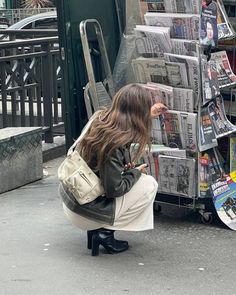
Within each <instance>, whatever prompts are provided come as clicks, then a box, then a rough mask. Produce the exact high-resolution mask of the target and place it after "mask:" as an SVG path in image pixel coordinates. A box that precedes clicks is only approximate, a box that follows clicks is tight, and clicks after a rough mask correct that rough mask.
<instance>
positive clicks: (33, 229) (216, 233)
mask: <svg viewBox="0 0 236 295" xmlns="http://www.w3.org/2000/svg"><path fill="white" fill-rule="evenodd" d="M61 161H62V158H58V159H55V160H53V161H50V162H47V163H45V164H44V166H45V169H46V171H47V172H48V176H46V177H45V178H44V179H42V180H40V181H38V182H35V183H32V184H29V185H27V186H24V187H21V188H19V189H16V190H14V191H11V192H8V193H5V194H1V195H0V234H1V245H0V269H1V271H0V294H1V295H32V294H33V295H54V294H56V295H75V294H76V295H84V294H95V295H97V294H98V295H100V294H101V295H111V294H115V295H119V294H132V295H133V294H134V295H139V294H140V295H143V294H145V295H149V294H155V295H156V294H158V295H169V294H171V295H183V294H185V295H191V294H194V295H195V294H196V295H199V294H204V295H224V294H235V292H236V291H235V289H236V279H235V276H236V233H235V232H234V231H231V230H228V229H227V228H225V227H224V226H223V225H222V224H221V223H220V222H218V221H215V222H214V223H213V224H212V225H203V224H201V222H200V220H199V218H198V216H197V215H196V214H194V213H193V212H191V211H190V210H186V209H185V210H180V209H179V208H174V209H173V208H170V207H164V208H163V212H162V214H160V215H157V216H155V229H154V230H152V231H146V232H139V233H135V232H131V233H130V232H120V233H118V234H117V237H119V238H122V239H127V240H128V241H129V244H130V245H131V247H130V249H129V250H128V251H127V252H124V253H121V254H119V255H108V254H105V252H104V251H101V253H100V255H99V256H98V257H92V256H90V252H89V250H87V249H86V234H85V232H84V231H82V230H79V229H77V228H74V227H73V226H72V225H71V224H70V223H69V222H68V221H67V219H66V217H65V216H64V213H63V211H62V207H61V202H60V199H59V197H58V195H57V186H58V183H57V178H56V168H57V167H58V165H59V163H60V162H61Z"/></svg>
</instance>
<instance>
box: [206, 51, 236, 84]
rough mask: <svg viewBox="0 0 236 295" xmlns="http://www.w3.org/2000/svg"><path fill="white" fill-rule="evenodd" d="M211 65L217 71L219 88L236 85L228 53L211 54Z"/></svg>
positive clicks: (235, 77)
mask: <svg viewBox="0 0 236 295" xmlns="http://www.w3.org/2000/svg"><path fill="white" fill-rule="evenodd" d="M210 64H211V66H212V67H214V68H215V69H216V71H217V76H218V82H219V87H220V88H223V87H227V86H230V85H234V84H235V83H236V76H235V74H234V73H233V71H232V68H231V66H230V62H229V59H228V56H227V53H226V51H218V52H214V53H212V54H211V59H210Z"/></svg>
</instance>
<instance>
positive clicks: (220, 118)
mask: <svg viewBox="0 0 236 295" xmlns="http://www.w3.org/2000/svg"><path fill="white" fill-rule="evenodd" d="M208 112H209V114H210V118H211V121H212V124H213V127H214V131H215V133H216V137H217V138H220V137H223V136H225V135H228V134H230V133H232V132H235V131H236V126H235V125H233V124H232V123H231V122H230V121H229V120H228V119H227V117H226V114H225V108H224V102H223V98H222V96H217V97H216V98H215V99H213V100H212V101H211V102H210V103H209V104H208Z"/></svg>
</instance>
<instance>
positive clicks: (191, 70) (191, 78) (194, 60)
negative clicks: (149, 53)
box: [164, 53, 201, 105]
mask: <svg viewBox="0 0 236 295" xmlns="http://www.w3.org/2000/svg"><path fill="white" fill-rule="evenodd" d="M164 56H165V59H166V60H169V61H171V62H177V63H183V64H185V66H186V69H187V78H188V83H189V86H190V87H191V88H192V89H193V91H194V95H195V105H197V104H198V101H199V95H200V79H201V74H200V67H199V59H198V57H194V56H187V55H178V54H171V53H165V55H164Z"/></svg>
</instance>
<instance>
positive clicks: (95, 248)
mask: <svg viewBox="0 0 236 295" xmlns="http://www.w3.org/2000/svg"><path fill="white" fill-rule="evenodd" d="M99 245H100V243H99V241H98V240H97V239H94V236H93V238H92V248H91V249H92V251H91V255H92V256H98V255H99Z"/></svg>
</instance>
